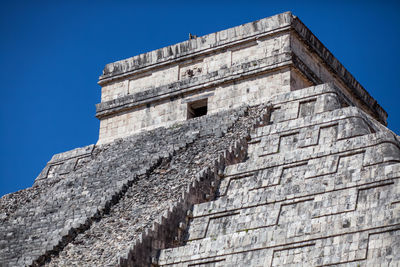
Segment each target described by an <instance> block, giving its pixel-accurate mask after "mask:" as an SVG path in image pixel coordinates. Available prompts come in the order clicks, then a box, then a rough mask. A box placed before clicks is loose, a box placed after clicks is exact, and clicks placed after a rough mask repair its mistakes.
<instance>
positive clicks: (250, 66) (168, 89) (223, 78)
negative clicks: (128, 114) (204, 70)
mask: <svg viewBox="0 0 400 267" xmlns="http://www.w3.org/2000/svg"><path fill="white" fill-rule="evenodd" d="M292 58H293V54H292V53H282V54H280V55H277V56H273V57H268V58H264V59H261V60H254V61H250V62H246V63H243V64H240V65H238V66H234V67H231V68H225V69H220V70H219V71H214V72H211V73H208V74H206V75H202V76H197V77H193V78H189V79H186V80H182V81H178V82H174V83H170V84H167V85H163V86H159V87H156V88H149V89H144V90H143V91H141V92H138V93H136V94H132V95H127V96H123V97H120V98H117V99H114V100H110V101H106V102H101V103H99V104H96V117H97V118H103V117H107V116H110V115H113V114H115V113H119V112H122V111H126V110H129V109H133V108H136V107H138V106H142V105H146V104H148V103H152V102H157V101H161V100H164V99H168V98H174V97H179V96H181V95H183V94H186V93H189V92H193V91H197V90H205V89H207V88H212V87H216V86H219V85H221V84H225V83H229V82H232V81H234V80H240V79H245V78H247V77H250V76H255V75H260V74H263V73H267V72H273V71H278V70H280V69H282V68H284V67H289V66H292V65H293V62H292Z"/></svg>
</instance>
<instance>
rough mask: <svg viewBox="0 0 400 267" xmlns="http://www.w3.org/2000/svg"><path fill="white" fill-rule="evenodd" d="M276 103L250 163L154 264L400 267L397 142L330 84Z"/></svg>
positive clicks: (230, 171) (200, 207)
mask: <svg viewBox="0 0 400 267" xmlns="http://www.w3.org/2000/svg"><path fill="white" fill-rule="evenodd" d="M271 102H272V105H273V110H274V111H273V112H272V114H271V116H270V123H269V124H268V125H264V126H261V127H259V128H257V129H256V130H255V131H254V132H253V133H252V134H251V139H250V140H249V141H248V156H247V159H246V160H245V161H244V162H242V163H238V164H235V165H230V166H228V167H227V168H226V169H225V171H224V174H223V176H221V182H220V187H219V191H218V194H217V196H216V198H215V199H214V200H212V201H209V202H205V203H201V204H196V205H194V207H193V210H192V211H190V212H189V213H188V216H187V223H188V228H187V235H186V239H185V245H183V246H180V247H175V248H167V249H163V250H161V251H160V254H159V257H158V258H157V259H155V260H154V266H329V265H335V266H342V265H343V266H376V264H382V263H383V264H387V265H385V266H399V265H400V255H399V254H398V253H396V252H395V250H398V249H399V248H400V182H399V176H400V164H399V162H400V148H399V139H398V137H397V136H396V135H395V134H393V133H392V132H390V131H389V130H388V129H387V128H386V127H383V126H382V125H381V124H379V123H378V122H376V121H374V120H373V119H372V118H370V117H369V116H368V115H367V114H365V113H364V112H362V111H361V110H360V109H358V108H356V107H353V106H351V105H350V106H349V103H348V102H347V101H346V99H345V98H344V97H343V96H341V95H340V94H339V93H338V92H337V91H335V90H334V88H333V87H332V86H330V85H322V86H317V87H312V88H309V89H304V90H299V91H295V92H291V93H289V94H284V95H280V96H277V97H275V98H274V99H272V100H271Z"/></svg>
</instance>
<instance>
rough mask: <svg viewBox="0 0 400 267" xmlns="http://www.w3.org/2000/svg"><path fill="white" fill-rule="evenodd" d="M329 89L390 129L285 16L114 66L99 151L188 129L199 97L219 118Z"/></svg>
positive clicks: (104, 80) (108, 71) (105, 81)
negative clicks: (149, 134)
mask: <svg viewBox="0 0 400 267" xmlns="http://www.w3.org/2000/svg"><path fill="white" fill-rule="evenodd" d="M326 82H332V83H334V84H335V85H336V86H337V87H338V88H339V89H341V90H342V92H343V94H345V95H346V97H347V98H348V99H349V100H350V101H351V103H352V105H355V106H358V107H360V108H361V109H362V110H364V111H365V112H367V113H368V114H369V115H371V116H372V117H374V118H375V119H377V120H378V121H380V122H381V123H383V124H386V118H387V114H386V112H385V111H384V110H383V109H382V108H381V107H380V106H379V105H378V104H377V102H376V101H375V100H374V99H373V98H372V97H371V96H370V95H369V94H368V92H366V91H365V89H364V88H363V87H362V86H361V85H360V84H359V83H358V82H357V81H356V80H355V79H354V77H353V76H352V75H351V74H350V73H349V72H348V71H347V70H346V69H345V68H344V67H343V66H342V65H341V64H340V63H339V61H338V60H337V59H336V58H335V57H334V56H333V55H332V54H331V53H330V52H329V50H327V49H326V48H325V47H324V46H323V45H322V43H321V42H320V41H319V40H318V39H317V38H316V37H315V36H314V35H313V34H312V33H311V32H310V31H309V29H308V28H307V27H305V26H304V24H302V22H301V21H300V20H299V19H298V18H297V17H295V16H292V15H291V14H290V13H283V14H280V15H277V16H273V17H270V18H266V19H262V20H259V21H255V22H253V23H248V24H244V25H241V26H238V27H234V28H231V29H228V30H226V31H221V32H217V33H214V34H209V35H206V36H203V37H198V38H197V39H192V40H189V41H187V42H183V43H180V44H177V45H175V46H170V47H167V48H162V49H158V50H156V51H153V52H149V53H146V54H143V55H139V56H136V57H133V58H129V59H126V60H123V61H118V62H115V63H111V64H108V65H107V66H106V67H105V69H104V73H103V75H102V76H101V77H100V81H99V84H100V85H101V86H102V101H101V103H99V104H98V105H97V106H96V111H97V112H96V116H97V117H98V118H99V119H100V123H101V125H100V133H99V142H98V143H99V144H101V143H107V142H110V141H112V140H114V139H116V138H123V137H125V136H129V135H131V134H133V133H137V132H140V131H145V130H151V129H153V128H155V127H157V126H166V127H168V126H170V125H172V124H173V123H175V122H179V121H184V120H186V119H187V112H188V106H187V103H188V101H190V100H191V98H193V97H194V98H199V97H205V98H207V99H208V103H209V105H208V112H209V113H214V112H218V111H220V110H228V109H230V108H235V107H237V106H240V105H242V104H243V103H246V104H251V105H257V104H260V103H263V101H265V100H266V99H268V98H269V97H271V96H273V95H276V94H280V93H282V92H289V91H293V90H297V89H301V88H305V87H308V86H311V85H317V84H321V83H326ZM238 84H240V86H238ZM239 87H240V88H239ZM232 100H233V101H232Z"/></svg>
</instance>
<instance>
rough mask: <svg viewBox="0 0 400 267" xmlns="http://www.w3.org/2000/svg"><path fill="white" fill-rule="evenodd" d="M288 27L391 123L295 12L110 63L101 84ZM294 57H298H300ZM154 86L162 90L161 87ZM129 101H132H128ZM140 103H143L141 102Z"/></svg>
mask: <svg viewBox="0 0 400 267" xmlns="http://www.w3.org/2000/svg"><path fill="white" fill-rule="evenodd" d="M287 31H291V32H293V33H294V34H295V35H297V36H298V37H299V39H300V40H301V41H302V42H303V43H304V44H305V45H306V46H307V47H308V49H309V50H310V51H311V52H312V53H314V54H315V55H316V56H318V57H319V58H320V59H321V61H322V62H323V64H325V66H327V68H328V69H329V70H330V71H331V72H332V73H333V74H334V75H335V76H336V78H338V79H339V80H340V81H341V82H343V83H344V85H345V86H346V87H347V88H349V90H348V92H349V93H350V94H351V95H353V96H354V98H355V99H357V100H358V101H359V104H360V105H361V106H362V108H363V109H364V110H366V111H368V113H370V114H371V115H373V116H374V117H375V118H376V119H377V120H378V121H380V122H381V123H382V124H384V125H386V124H387V122H386V120H387V113H386V111H385V110H384V109H383V108H382V107H381V106H380V105H379V104H378V103H377V101H376V100H375V99H374V98H372V97H371V95H370V94H369V93H368V92H367V91H366V90H365V89H364V87H363V86H362V85H361V84H360V83H359V82H358V81H357V80H356V79H355V78H354V77H353V76H352V75H351V74H350V73H349V72H348V71H347V70H346V68H345V67H344V66H343V65H342V64H341V63H340V62H339V61H338V60H337V59H336V58H335V57H334V56H333V54H332V53H331V52H330V51H329V50H328V49H327V48H326V47H325V46H324V45H323V44H322V43H321V42H320V41H319V40H318V38H317V37H315V35H313V34H312V32H311V31H310V30H309V29H308V28H307V27H306V26H305V25H304V24H303V23H302V22H301V21H300V20H299V19H298V18H297V17H296V16H293V15H292V14H291V12H285V13H282V14H279V15H276V16H272V17H269V18H265V19H261V20H258V21H255V22H251V23H247V24H243V25H240V26H237V27H234V28H230V29H227V30H224V31H220V32H216V33H212V34H208V35H205V36H202V37H198V38H196V39H191V40H187V41H184V42H181V43H178V44H175V45H172V46H167V47H164V48H160V49H158V50H154V51H152V52H148V53H145V54H141V55H138V56H135V57H131V58H128V59H125V60H121V61H117V62H114V63H110V64H107V65H106V66H105V68H104V71H103V75H102V76H100V80H99V84H100V85H105V84H107V83H109V82H112V81H114V80H119V79H126V78H127V77H129V76H133V75H136V74H139V73H142V72H147V71H154V70H155V69H157V68H160V67H164V66H166V65H171V64H177V63H180V62H183V61H185V60H188V59H191V58H194V57H199V56H204V55H207V54H209V53H214V52H216V51H218V50H224V49H229V48H231V47H233V46H237V45H240V44H243V43H246V42H251V41H254V40H257V39H261V38H264V37H267V36H271V35H275V34H279V33H282V32H287ZM294 60H295V61H296V58H295V59H294ZM295 64H296V65H297V67H298V69H300V71H302V72H303V74H306V75H305V76H306V77H307V79H309V80H310V81H312V82H313V83H314V84H317V83H319V82H320V81H319V78H318V77H317V75H315V74H313V72H311V71H309V69H308V68H307V66H306V65H305V64H302V63H301V62H299V61H298V60H297V61H296V62H295ZM219 72H220V71H218V72H213V73H210V74H211V76H212V75H215V73H219ZM187 82H188V81H186V80H185V81H179V82H176V83H173V84H170V85H166V86H162V87H171V85H172V88H178V87H179V88H183V86H182V85H184V84H185V83H187ZM190 83H192V81H190ZM192 86H195V83H194V84H192ZM152 90H153V91H154V90H156V91H159V90H158V88H155V89H152ZM181 93H183V92H181ZM146 94H149V90H146V89H145V90H144V91H143V92H140V93H138V94H135V95H133V96H125V97H122V98H120V99H116V100H112V101H107V102H104V103H100V104H97V105H96V111H97V112H96V116H97V117H98V118H101V117H104V116H108V115H111V114H112V113H115V112H116V111H117V109H115V108H114V107H116V106H118V107H120V106H122V105H124V106H125V107H127V105H131V103H132V102H134V100H133V99H138V101H140V102H142V101H143V100H144V96H143V95H146ZM128 99H129V100H128ZM139 99H140V100H139ZM127 102H129V103H130V104H127ZM136 102H137V101H136ZM137 104H139V102H138V103H137ZM134 106H136V105H134ZM118 109H119V108H118ZM107 110H108V111H107ZM111 110H112V111H111Z"/></svg>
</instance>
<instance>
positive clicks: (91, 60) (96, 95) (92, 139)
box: [0, 0, 400, 196]
mask: <svg viewBox="0 0 400 267" xmlns="http://www.w3.org/2000/svg"><path fill="white" fill-rule="evenodd" d="M144 3H148V4H144ZM285 11H292V12H293V13H294V14H295V15H297V16H298V17H299V18H300V19H301V20H302V21H303V22H304V23H305V24H306V25H307V26H308V27H309V28H310V29H311V31H313V33H314V34H315V35H316V36H317V37H318V38H319V39H320V40H321V41H322V42H323V43H324V44H325V45H326V46H327V47H328V48H329V49H330V50H331V52H332V53H333V54H334V55H335V56H336V57H337V58H338V59H339V61H341V62H342V63H343V65H344V66H345V67H346V68H347V69H348V70H349V71H350V72H351V73H352V74H353V75H354V76H355V77H356V79H357V80H358V81H359V82H360V83H361V84H362V85H363V86H364V87H365V88H366V89H367V90H368V91H369V92H370V94H371V95H372V96H373V97H374V98H375V99H377V100H378V102H379V103H380V105H381V106H382V107H383V108H384V109H385V110H386V111H387V112H388V113H389V120H388V121H389V127H390V128H391V129H392V130H393V131H395V132H396V133H398V134H399V133H400V118H399V116H398V115H399V112H400V104H399V100H400V92H399V82H398V80H397V79H399V75H400V67H399V59H400V52H399V38H400V16H399V11H400V4H399V3H396V2H395V1H332V2H329V1H301V3H300V1H289V0H286V1H279V0H275V1H265V0H264V1H207V0H206V1H159V2H157V1H154V2H152V1H143V3H142V2H139V1H136V2H135V1H8V3H7V1H2V5H1V8H0V63H1V66H2V68H1V71H0V81H1V83H0V88H1V100H2V101H1V105H0V196H1V195H4V194H6V193H10V192H14V191H17V190H20V189H23V188H26V187H29V186H31V185H32V183H33V181H34V179H35V178H36V176H37V175H38V174H39V173H40V171H41V170H42V169H43V168H44V166H45V164H46V162H47V161H48V160H50V158H51V156H52V155H53V154H55V153H59V152H64V151H67V150H71V149H73V148H76V147H81V146H85V145H89V144H93V143H96V141H97V136H98V129H99V122H98V120H97V119H96V118H95V106H94V105H95V104H96V103H98V102H100V86H98V85H97V80H98V76H99V75H100V74H101V71H102V69H103V67H104V65H105V64H106V63H109V62H113V61H116V60H120V59H124V58H127V57H131V56H134V55H137V54H140V53H143V52H147V51H151V50H154V49H157V48H160V47H164V46H167V45H171V44H174V43H177V42H181V41H184V40H186V39H187V38H188V33H189V32H191V33H193V34H197V35H204V34H208V33H212V32H215V31H219V30H223V29H226V28H229V27H233V26H236V25H240V24H243V23H246V22H250V21H254V20H257V19H260V18H264V17H268V16H271V15H275V14H278V13H281V12H285Z"/></svg>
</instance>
